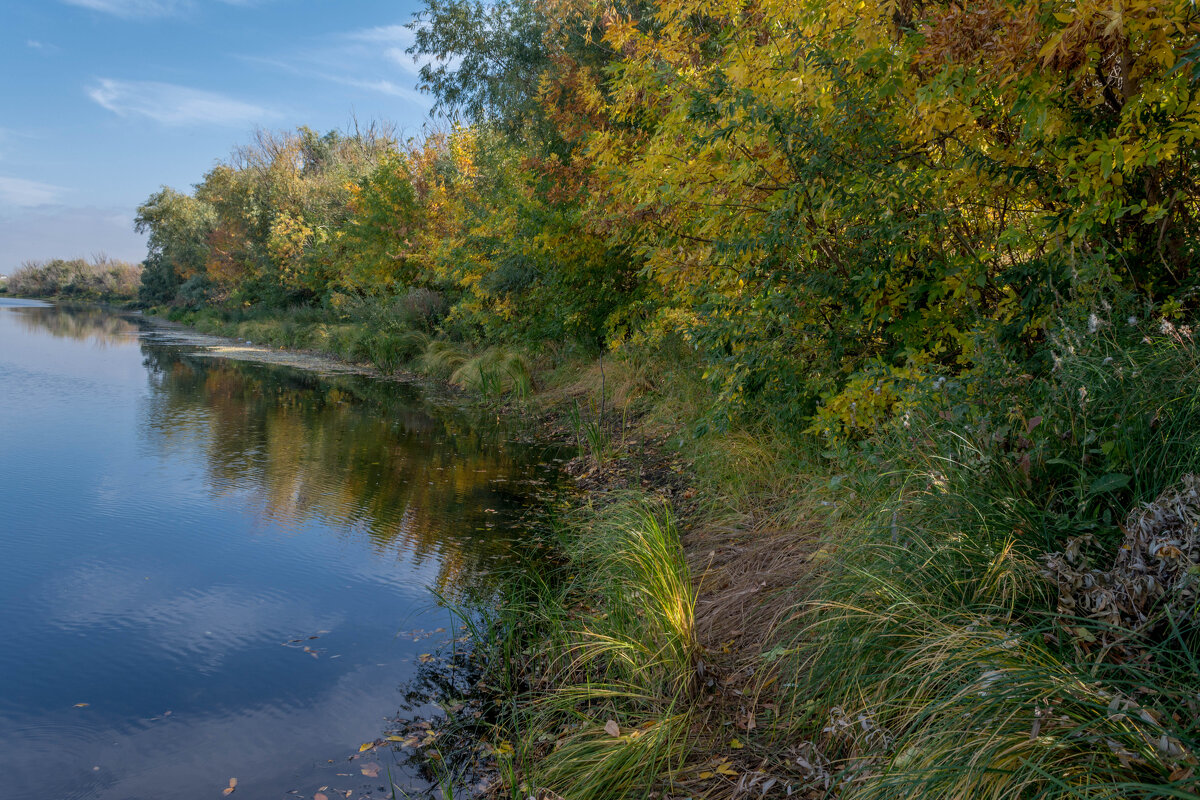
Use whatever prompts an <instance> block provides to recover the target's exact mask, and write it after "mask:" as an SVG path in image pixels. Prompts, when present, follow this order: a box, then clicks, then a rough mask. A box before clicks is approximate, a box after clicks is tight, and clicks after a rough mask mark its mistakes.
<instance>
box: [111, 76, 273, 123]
mask: <svg viewBox="0 0 1200 800" xmlns="http://www.w3.org/2000/svg"><path fill="white" fill-rule="evenodd" d="M88 96H89V97H91V98H92V99H93V100H95V101H96V102H97V103H99V104H100V105H101V106H103V107H104V108H107V109H108V110H109V111H111V112H113V113H114V114H117V115H119V116H122V117H128V116H141V117H148V118H149V119H152V120H155V121H156V122H161V123H162V124H164V125H203V124H208V125H250V124H256V123H259V122H262V121H264V120H267V119H271V118H273V117H275V116H277V114H276V113H275V112H274V111H271V110H270V109H267V108H263V107H262V106H257V105H253V104H251V103H244V102H242V101H241V100H235V99H234V98H232V97H228V96H226V95H223V94H218V93H216V92H206V91H203V90H201V89H191V88H188V87H186V86H176V85H175V84H171V83H156V82H154V81H116V80H111V79H108V78H102V79H100V80H99V81H97V83H96V85H95V86H93V87H92V88H90V89H89V90H88Z"/></svg>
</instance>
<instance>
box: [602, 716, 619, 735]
mask: <svg viewBox="0 0 1200 800" xmlns="http://www.w3.org/2000/svg"><path fill="white" fill-rule="evenodd" d="M604 732H605V733H607V734H608V735H609V736H620V735H621V726H620V725H618V724H617V721H616V720H615V719H610V720H609V721H608V722H606V723H604Z"/></svg>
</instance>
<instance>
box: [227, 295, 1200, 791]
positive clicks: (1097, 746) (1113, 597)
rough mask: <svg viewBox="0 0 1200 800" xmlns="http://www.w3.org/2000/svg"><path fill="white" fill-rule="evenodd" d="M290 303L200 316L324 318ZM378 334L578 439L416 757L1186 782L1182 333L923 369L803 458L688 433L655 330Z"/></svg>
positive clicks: (694, 399) (551, 764) (690, 384)
mask: <svg viewBox="0 0 1200 800" xmlns="http://www.w3.org/2000/svg"><path fill="white" fill-rule="evenodd" d="M295 316H296V315H292V316H291V317H288V318H284V319H281V320H274V321H272V320H269V319H262V318H259V319H256V320H242V321H241V322H238V323H230V322H228V321H227V322H225V323H223V324H236V325H239V326H241V325H245V324H252V325H254V326H256V327H254V328H253V329H251V328H245V327H236V328H233V329H230V328H225V330H233V331H234V332H237V333H241V334H242V335H243V336H246V335H248V334H251V333H252V334H253V335H255V336H256V337H261V338H263V339H264V340H265V341H267V342H270V343H271V344H272V346H279V345H277V344H275V342H277V341H281V340H282V339H283V338H284V336H286V335H291V336H293V337H304V336H311V335H313V334H314V333H315V334H317V335H322V336H329V335H330V333H329V328H328V327H325V328H322V325H326V326H327V325H328V323H323V322H320V321H317V320H312V321H309V322H306V323H304V324H303V325H301V324H300V323H299V321H298V320H297V319H295ZM214 327H215V326H214ZM275 329H277V330H278V331H280V333H279V334H278V335H277V336H274V335H272V333H271V331H272V330H275ZM289 330H290V334H289V333H287V332H288V331H289ZM333 335H334V336H335V337H339V338H337V339H336V340H337V341H358V342H365V341H369V340H371V339H372V338H373V337H374V333H373V332H372V331H371V330H370V329H369V328H367V327H365V326H361V325H360V326H357V327H352V328H348V329H344V330H335V331H334V334H333ZM388 336H390V337H392V338H391V339H390V341H393V342H400V341H411V342H415V343H416V344H415V345H414V347H413V351H412V353H411V354H410V355H409V356H407V359H406V360H404V361H403V363H404V364H405V365H406V366H407V367H409V368H412V369H414V370H416V371H420V372H423V373H424V374H425V375H427V376H429V377H430V378H431V379H441V380H448V381H450V382H452V383H453V384H454V385H456V386H458V387H460V388H461V389H464V390H466V391H468V392H473V393H474V394H473V396H474V397H475V398H476V402H480V403H483V404H486V405H488V406H489V407H490V408H492V409H494V410H495V412H496V413H512V414H518V415H521V416H524V417H525V418H527V419H529V420H530V421H531V422H532V423H533V424H535V425H537V426H540V429H542V430H544V431H546V432H547V433H548V434H549V435H553V436H558V437H561V438H565V439H569V440H571V441H573V442H575V443H576V444H577V446H578V448H579V451H580V456H579V457H578V458H577V459H575V460H574V461H573V462H572V463H571V464H570V470H571V472H572V473H573V474H574V475H575V477H576V482H577V484H578V485H579V487H580V488H581V489H583V492H582V494H581V495H580V496H579V499H578V501H577V502H574V503H572V507H571V508H569V509H566V510H564V511H563V513H562V514H561V516H560V521H559V524H558V525H557V526H555V528H554V529H553V530H552V531H550V532H548V534H547V536H548V539H549V542H550V544H552V545H553V547H552V548H551V550H550V551H549V552H551V553H552V554H553V555H552V557H551V558H550V559H549V561H548V562H547V560H546V559H545V558H544V554H545V552H547V551H546V550H544V549H543V548H540V547H531V552H533V553H535V556H534V557H535V559H536V565H535V564H533V563H531V564H530V568H529V569H518V570H514V572H513V574H512V575H511V576H510V578H509V579H508V580H506V581H504V582H503V583H504V590H503V593H502V594H503V597H502V600H501V602H499V603H498V604H495V605H494V606H492V607H490V608H487V609H475V610H474V611H471V610H464V616H465V617H466V618H467V619H469V620H470V624H471V625H472V626H473V628H472V635H473V646H474V654H475V655H474V658H475V669H477V670H478V676H479V677H478V684H479V686H477V688H481V689H482V691H483V694H484V699H482V700H481V699H479V698H475V699H473V700H471V701H470V703H471V704H467V705H464V706H463V707H464V708H471V709H474V710H473V711H472V712H471V715H470V716H471V718H470V719H463V718H462V717H461V716H456V715H455V714H453V713H452V714H450V715H449V717H448V719H449V725H448V727H447V728H446V729H445V735H444V736H443V737H441V738H440V739H439V738H438V737H434V738H433V739H423V740H422V743H424V745H425V747H424V748H423V750H422V752H424V753H425V754H426V755H427V756H428V757H429V759H430V763H432V764H435V765H437V767H438V769H442V770H448V769H450V768H449V767H445V766H442V765H445V764H451V763H454V764H459V765H462V764H464V763H465V764H467V765H469V766H470V767H471V769H473V770H480V769H482V771H483V773H484V774H485V775H490V776H491V777H490V779H487V778H485V782H487V781H489V780H490V783H489V787H490V788H488V790H487V791H488V792H489V793H492V794H495V795H497V796H512V797H516V796H523V797H524V796H529V795H531V794H532V795H533V796H538V797H544V798H554V797H564V798H571V800H579V799H580V798H595V799H596V800H601V798H604V800H607V799H608V798H616V797H651V796H654V797H660V798H680V799H682V798H686V797H693V798H695V797H713V798H716V797H731V796H739V795H740V794H743V793H745V794H748V795H749V796H765V797H772V796H779V797H783V796H798V795H799V796H806V795H807V796H814V797H816V796H829V795H837V796H842V797H849V796H853V797H860V796H861V797H873V798H874V797H879V798H884V797H888V798H890V797H910V796H962V797H968V796H969V797H975V796H981V794H986V795H987V796H995V797H1018V796H1021V797H1023V796H1037V797H1084V796H1087V797H1093V796H1106V797H1107V796H1111V797H1137V796H1144V797H1156V796H1162V793H1163V792H1164V791H1166V792H1173V793H1174V794H1175V795H1176V796H1194V790H1195V771H1194V763H1195V761H1196V757H1195V755H1194V753H1196V752H1197V749H1198V747H1197V745H1198V741H1197V740H1198V734H1197V732H1196V731H1195V729H1194V727H1193V726H1192V723H1191V722H1189V720H1191V719H1194V715H1193V714H1191V712H1190V711H1189V710H1188V709H1189V708H1190V707H1191V706H1190V705H1189V704H1190V703H1192V700H1191V699H1190V698H1192V697H1193V696H1194V693H1195V690H1196V688H1197V683H1196V678H1195V670H1194V669H1192V668H1191V667H1190V666H1189V664H1191V663H1193V662H1192V661H1191V656H1190V655H1189V654H1190V653H1191V652H1193V638H1194V635H1195V634H1194V626H1193V622H1192V620H1193V614H1192V612H1191V611H1190V610H1188V608H1187V607H1185V605H1186V602H1187V598H1188V597H1190V596H1191V595H1190V594H1189V591H1190V590H1189V589H1187V588H1186V586H1185V585H1184V583H1186V580H1187V579H1186V577H1185V576H1186V575H1189V574H1191V573H1190V572H1189V571H1188V567H1189V566H1190V565H1193V564H1195V563H1197V561H1200V548H1197V547H1194V546H1193V544H1194V533H1188V532H1187V530H1191V529H1190V528H1188V526H1189V525H1191V524H1192V523H1191V522H1189V520H1194V521H1198V522H1200V512H1198V511H1197V505H1196V497H1195V494H1194V493H1192V494H1189V492H1190V491H1191V490H1189V489H1187V487H1188V486H1189V485H1190V484H1188V483H1187V481H1188V480H1190V479H1189V478H1187V477H1186V476H1187V475H1188V474H1189V473H1190V472H1194V471H1196V470H1197V469H1200V464H1198V463H1197V462H1198V460H1200V397H1198V396H1197V392H1196V389H1195V387H1196V385H1197V380H1198V379H1200V351H1198V349H1197V347H1196V345H1195V343H1194V341H1193V339H1192V336H1191V331H1190V329H1189V328H1186V327H1182V326H1177V325H1174V324H1173V323H1170V322H1169V321H1165V320H1164V321H1163V322H1162V324H1161V325H1160V326H1159V329H1158V330H1151V329H1146V330H1141V329H1134V330H1132V331H1123V332H1118V331H1116V330H1113V332H1112V334H1109V335H1104V336H1096V335H1094V334H1092V335H1089V334H1088V333H1086V332H1072V331H1070V330H1065V331H1064V332H1063V333H1062V334H1061V336H1062V337H1063V339H1062V340H1061V341H1056V342H1055V343H1054V344H1053V347H1054V348H1055V351H1056V353H1058V354H1059V359H1060V363H1059V366H1058V367H1057V368H1056V370H1055V371H1054V372H1053V373H1051V375H1050V376H1049V377H1045V378H1041V379H1037V380H1035V379H1033V378H1031V376H1029V375H1017V374H1011V373H1006V372H1004V371H1002V370H1001V371H998V372H997V373H996V374H994V375H987V374H986V373H983V374H979V375H976V376H974V378H973V380H972V381H971V382H966V381H964V382H943V383H940V384H938V385H937V386H936V387H934V388H935V390H936V391H935V392H934V393H932V394H929V395H928V396H923V397H921V398H914V399H913V400H912V404H911V406H910V407H911V411H910V412H908V413H907V414H905V415H904V416H903V417H902V418H901V419H898V420H896V424H895V426H894V427H881V428H880V429H879V430H878V431H877V432H876V433H875V434H874V435H873V436H871V437H869V438H866V439H859V440H857V441H854V440H850V441H847V440H844V439H843V440H841V441H840V442H839V441H838V440H836V439H835V440H829V439H826V440H825V443H824V444H823V445H822V448H823V449H818V448H817V447H816V446H815V443H816V442H817V441H818V440H817V438H816V437H812V438H797V437H796V436H794V435H791V436H789V435H784V434H783V433H781V432H779V431H776V430H775V429H773V428H772V427H771V426H770V424H768V423H767V422H765V421H761V420H760V421H759V422H758V423H756V426H751V427H747V426H743V427H736V426H733V427H730V428H727V429H724V430H716V429H715V428H714V427H713V426H710V427H709V430H708V431H707V432H706V433H704V435H697V427H698V425H699V424H702V423H703V422H704V421H705V420H707V419H709V417H707V413H708V409H709V407H710V404H711V400H712V398H711V396H710V395H709V394H708V391H709V390H708V389H707V388H705V383H704V381H703V379H702V371H701V369H700V368H699V366H698V364H697V363H696V362H695V360H694V359H693V358H692V356H691V354H690V353H689V351H688V348H686V347H685V346H682V345H680V344H678V343H676V344H673V345H665V346H663V347H662V348H661V349H659V350H657V351H655V352H650V353H648V352H646V351H644V350H636V349H630V350H627V351H625V352H620V353H616V354H609V355H607V356H605V357H604V358H603V359H602V360H601V359H600V358H598V357H597V358H594V359H589V358H587V357H586V356H584V355H581V354H574V355H571V356H569V357H560V356H561V354H559V353H555V352H553V351H549V352H544V353H543V354H542V355H541V356H540V357H539V358H534V357H530V356H528V355H526V354H524V353H521V352H518V351H514V350H508V349H503V348H498V347H491V348H487V349H472V347H471V346H470V345H468V344H466V343H462V342H450V341H446V340H442V339H439V338H438V337H436V336H434V335H432V334H429V333H425V332H423V331H417V332H415V333H413V335H412V336H411V337H406V333H405V332H404V331H391V332H389V333H388ZM341 337H344V338H341ZM253 341H255V343H256V344H257V343H258V339H254V340H253ZM387 363H388V362H385V365H386V364H387ZM381 371H383V372H386V371H387V369H386V366H385V368H384V369H381ZM980 397H990V398H992V401H991V405H992V406H994V407H1003V408H1007V409H1008V411H1007V413H1006V414H1005V415H1003V416H1001V415H997V414H992V413H990V412H988V410H987V409H986V408H985V407H984V406H981V405H980V404H979V401H978V398H980ZM1180 486H1183V487H1184V489H1183V493H1182V494H1181V493H1179V492H1177V491H1175V490H1176V489H1177V488H1178V487H1180ZM1156 498H1157V499H1156ZM1152 501H1153V502H1152ZM1144 504H1148V505H1144ZM1145 509H1149V510H1145ZM1176 529H1178V530H1176ZM1185 529H1186V530H1185ZM1163 547H1169V548H1171V549H1168V550H1163V549H1162V548H1163ZM1150 552H1153V553H1158V554H1159V555H1154V556H1152V557H1151V556H1145V557H1142V556H1139V557H1138V559H1139V560H1137V561H1136V563H1134V564H1132V565H1130V564H1125V563H1124V562H1123V561H1122V560H1121V557H1118V558H1117V559H1116V561H1115V562H1114V561H1113V554H1114V553H1150ZM1163 553H1165V554H1166V555H1162V554H1163ZM1164 559H1165V560H1164ZM1109 563H1113V564H1114V566H1113V567H1112V568H1111V569H1109V568H1107V566H1106V565H1108V564H1109ZM1123 564H1124V566H1122V565H1123ZM1139 565H1140V566H1139ZM535 566H536V568H535ZM1155 571H1157V572H1155ZM1152 573H1153V574H1152ZM1160 573H1161V574H1160ZM1151 579H1152V580H1153V581H1154V582H1153V583H1152V584H1147V583H1146V582H1147V581H1148V580H1151ZM1180 581H1183V582H1184V583H1181V582H1180ZM1147 585H1152V586H1157V587H1158V588H1157V589H1155V590H1154V591H1153V592H1150V593H1147V591H1146V590H1145V589H1144V588H1143V589H1138V588H1137V587H1139V586H1142V587H1145V586H1147ZM1096 587H1102V588H1101V589H1097V588H1096ZM1125 596H1128V597H1140V598H1141V599H1139V600H1136V601H1125V600H1121V599H1120V598H1121V597H1125ZM1181 603H1184V604H1185V605H1181ZM1145 687H1154V688H1153V690H1152V692H1150V693H1148V692H1146V691H1144V689H1145ZM1114 708H1116V709H1117V710H1116V711H1113V709H1114ZM1122 709H1123V710H1122ZM475 714H478V715H479V716H478V718H475V716H474V715H475ZM480 720H482V721H483V722H484V723H485V724H483V725H482V727H481V725H480ZM460 724H461V725H465V726H466V730H465V731H463V732H462V733H461V735H456V734H455V733H454V730H455V727H456V726H457V725H460ZM454 741H458V742H460V743H461V742H464V741H470V742H473V743H474V744H473V745H472V746H471V747H469V748H468V754H467V755H466V756H465V759H466V761H465V762H464V761H463V758H460V757H458V756H461V755H462V754H461V753H459V754H458V756H456V755H455V753H454V752H452V751H453V750H455V748H450V747H449V746H448V744H447V743H449V742H454ZM964 743H966V744H964ZM458 749H461V748H458ZM464 768H465V767H464ZM447 774H449V773H447ZM1098 787H1099V788H1098ZM1104 787H1110V788H1112V787H1116V788H1112V790H1111V791H1110V790H1109V789H1108V788H1104ZM1114 792H1115V793H1114Z"/></svg>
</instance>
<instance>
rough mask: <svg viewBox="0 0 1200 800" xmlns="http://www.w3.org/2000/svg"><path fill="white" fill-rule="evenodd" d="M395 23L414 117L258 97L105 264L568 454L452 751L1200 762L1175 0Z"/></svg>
mask: <svg viewBox="0 0 1200 800" xmlns="http://www.w3.org/2000/svg"><path fill="white" fill-rule="evenodd" d="M414 35H415V45H414V47H413V54H414V55H416V56H419V57H421V58H422V59H423V63H424V64H425V66H423V67H422V70H421V83H422V86H423V88H424V89H426V90H427V91H429V92H430V93H432V95H433V97H434V98H435V99H436V101H437V110H438V111H439V112H443V113H444V114H445V115H448V118H449V119H450V120H452V121H453V123H454V124H452V125H448V127H446V128H445V129H444V130H442V131H440V132H433V133H429V134H428V135H426V136H424V137H422V138H420V139H417V140H409V141H404V142H401V141H397V140H396V138H395V137H394V136H393V135H391V133H390V131H389V130H388V129H387V128H386V127H385V126H372V127H369V128H367V129H362V128H358V129H354V130H350V131H346V132H336V131H335V132H330V133H327V134H318V133H316V132H314V131H311V130H308V129H300V130H298V131H295V132H291V133H278V134H275V133H261V134H259V135H258V137H257V138H256V139H255V141H254V142H252V143H251V144H249V145H247V146H246V147H244V148H242V149H240V150H238V151H237V152H236V153H235V154H234V155H233V156H232V157H231V158H229V159H227V160H225V161H223V162H221V163H219V164H218V165H217V166H216V167H214V168H213V169H212V170H211V171H210V172H209V173H207V174H206V175H205V176H203V179H202V180H201V181H200V182H199V183H198V184H197V185H196V186H195V187H194V189H193V190H192V191H190V192H181V191H176V190H173V189H163V190H162V191H160V192H157V193H155V194H154V195H153V196H151V197H150V198H149V199H148V200H147V201H146V203H145V204H143V205H142V207H141V208H140V211H139V216H138V225H139V226H140V227H141V228H142V229H143V230H144V231H146V232H147V233H148V234H149V244H150V252H149V255H148V257H147V259H146V261H145V263H144V264H143V269H142V273H141V283H140V288H139V298H140V301H141V302H142V303H144V304H146V305H148V306H156V307H160V308H167V309H170V312H169V313H170V314H171V315H172V316H174V317H176V318H178V319H179V320H181V321H184V322H187V323H189V324H192V325H196V326H198V327H201V328H202V329H205V330H210V331H215V332H221V333H226V334H232V335H237V336H241V337H242V338H246V339H250V340H252V341H254V342H258V343H274V344H278V345H287V346H299V347H312V348H318V349H325V350H329V351H333V352H337V353H340V354H343V355H345V356H347V357H349V358H353V359H358V360H370V361H372V362H373V363H375V364H377V365H378V366H379V367H380V369H383V370H385V371H386V370H394V369H400V368H404V369H412V370H418V371H424V372H427V373H430V374H433V375H439V376H441V377H443V378H446V379H449V380H451V381H453V382H456V383H459V384H461V385H463V386H465V387H468V388H470V389H472V390H474V391H476V392H478V393H479V394H481V395H482V396H483V397H484V398H489V399H494V400H497V401H499V400H500V399H503V400H504V402H512V403H527V404H546V405H547V406H553V407H557V408H559V409H560V410H561V411H560V419H562V420H564V421H565V424H566V426H567V428H568V429H569V430H570V431H571V435H572V436H574V437H575V438H576V439H577V440H578V441H579V443H580V444H581V445H582V447H583V449H584V451H585V452H586V453H587V456H586V461H587V463H586V464H583V463H581V464H580V469H579V472H580V475H581V481H583V482H584V483H585V485H587V486H590V487H591V488H593V489H595V490H596V491H594V492H592V493H591V494H590V495H589V497H590V500H589V501H588V503H587V504H586V508H582V509H580V510H578V511H576V512H575V513H574V514H572V515H569V518H568V521H567V523H566V524H564V525H563V526H562V528H561V530H559V531H558V532H557V534H556V544H557V548H556V553H557V556H556V561H555V562H554V564H552V566H551V567H550V568H549V569H548V570H543V571H540V572H538V571H530V572H528V573H525V574H524V575H523V576H520V577H518V576H514V578H513V580H512V581H511V582H510V583H511V585H510V587H509V590H508V592H507V596H506V597H505V602H504V603H502V604H501V608H500V610H499V611H498V612H496V613H495V614H493V615H491V616H489V617H486V618H484V619H476V622H475V624H476V630H475V632H476V637H477V643H476V646H477V651H476V653H477V656H476V658H477V661H478V662H479V663H480V664H481V669H483V670H484V671H483V673H482V677H481V678H480V679H481V680H482V681H483V683H484V685H485V686H487V687H491V688H493V689H496V690H498V693H497V697H498V698H500V699H499V700H497V705H494V706H491V707H489V709H490V710H489V711H488V713H486V714H483V713H482V712H481V719H483V720H485V721H486V722H487V726H486V730H484V731H483V735H484V738H485V740H486V741H487V742H488V752H489V753H490V756H489V758H490V759H491V761H492V762H493V763H494V764H495V765H496V768H497V769H498V774H497V776H496V780H495V782H494V783H493V784H492V788H491V791H494V792H496V793H498V794H499V795H504V796H512V797H520V796H526V797H527V796H529V795H535V796H541V797H564V798H570V800H583V799H584V798H597V800H599V799H600V798H605V799H607V798H623V797H630V798H634V797H651V796H653V797H661V798H685V797H735V796H743V795H744V796H765V797H772V796H784V795H787V794H788V793H789V792H790V793H791V794H792V796H796V795H797V794H800V795H801V796H803V795H805V794H807V795H810V796H826V795H833V796H838V797H847V798H893V797H894V798H911V797H959V798H1025V797H1039V798H1040V797H1099V798H1137V797H1146V798H1149V797H1196V796H1198V792H1200V789H1198V788H1197V776H1196V765H1197V750H1198V748H1200V727H1198V715H1197V703H1198V702H1200V700H1198V698H1200V694H1198V691H1200V671H1198V669H1197V667H1198V663H1197V644H1198V638H1197V637H1198V633H1200V632H1198V630H1197V618H1196V591H1197V589H1196V580H1197V577H1196V576H1197V574H1200V569H1198V567H1200V541H1198V538H1197V537H1198V534H1197V531H1198V530H1200V528H1198V525H1200V510H1198V507H1197V504H1198V503H1200V500H1198V499H1197V494H1196V492H1197V484H1196V482H1195V479H1194V478H1192V477H1190V476H1191V475H1192V474H1193V473H1195V472H1197V470H1198V468H1200V464H1197V462H1198V461H1200V447H1198V445H1200V442H1198V441H1197V439H1198V437H1200V398H1198V395H1197V386H1198V385H1200V384H1198V382H1197V379H1198V377H1200V374H1198V369H1200V360H1198V355H1200V353H1198V350H1197V347H1196V343H1195V341H1194V332H1193V329H1192V327H1191V325H1192V324H1193V323H1194V320H1195V318H1196V313H1197V307H1198V299H1197V292H1196V287H1197V279H1198V277H1200V273H1198V271H1197V266H1198V258H1200V254H1198V253H1197V242H1198V241H1200V240H1198V238H1197V236H1198V234H1200V207H1198V204H1197V186H1196V182H1195V181H1196V175H1195V171H1196V170H1197V169H1200V159H1198V156H1197V149H1196V140H1197V137H1198V136H1200V88H1198V85H1197V77H1198V74H1197V68H1198V67H1200V63H1198V58H1200V56H1198V54H1200V11H1198V10H1197V8H1196V7H1195V6H1194V5H1193V4H1192V3H1191V2H1187V1H1185V0H1161V1H1158V2H1154V3H1151V2H1149V1H1148V0H1124V1H1123V2H1121V3H1117V2H1112V1H1110V0H1098V1H1093V0H1087V2H1065V0H1041V1H1040V2H1023V1H1022V2H1017V0H988V2H980V3H971V4H968V5H966V6H964V5H961V4H955V3H945V2H926V3H917V2H907V1H904V0H902V1H900V2H870V1H868V2H866V3H865V4H864V3H858V2H856V3H843V2H832V3H831V2H820V3H818V2H815V1H814V0H788V1H787V2H775V1H774V0H759V1H758V2H742V3H724V4H722V3H694V2H687V1H686V0H656V1H655V2H652V3H643V4H625V5H612V4H599V5H597V4H587V3H578V2H573V0H501V1H500V2H497V3H494V4H489V5H477V4H473V3H470V2H466V0H428V3H427V5H426V7H425V9H424V10H423V11H422V12H421V13H420V14H419V15H418V18H417V20H416V21H415V24H414ZM432 752H434V753H437V752H438V751H436V750H433V751H432ZM435 760H436V758H435Z"/></svg>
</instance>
